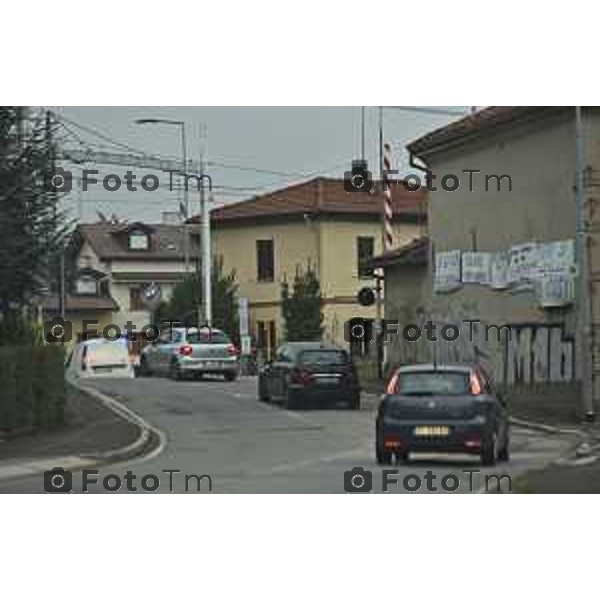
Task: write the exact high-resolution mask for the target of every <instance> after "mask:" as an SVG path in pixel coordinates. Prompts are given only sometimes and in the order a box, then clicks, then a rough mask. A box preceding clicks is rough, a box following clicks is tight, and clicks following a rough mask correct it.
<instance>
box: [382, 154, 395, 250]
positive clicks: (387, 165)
mask: <svg viewBox="0 0 600 600" xmlns="http://www.w3.org/2000/svg"><path fill="white" fill-rule="evenodd" d="M382 161H383V173H382V181H381V185H382V189H383V250H384V252H388V251H389V250H391V249H392V247H393V245H394V231H393V229H392V225H393V220H394V210H393V207H392V190H391V187H390V183H389V181H388V180H387V174H388V173H389V172H390V171H391V170H392V148H391V146H390V145H389V144H388V143H385V144H384V145H383V156H382Z"/></svg>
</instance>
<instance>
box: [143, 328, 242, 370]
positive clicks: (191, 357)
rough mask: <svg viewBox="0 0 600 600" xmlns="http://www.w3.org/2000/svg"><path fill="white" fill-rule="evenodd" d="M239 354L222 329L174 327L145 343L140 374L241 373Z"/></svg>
mask: <svg viewBox="0 0 600 600" xmlns="http://www.w3.org/2000/svg"><path fill="white" fill-rule="evenodd" d="M238 372H239V364H238V354H237V350H236V348H235V346H234V345H233V344H232V343H231V340H230V339H229V337H228V336H227V335H226V334H225V333H223V332H222V331H221V330H219V329H212V328H211V329H208V328H201V329H200V330H198V329H197V328H196V327H189V328H186V327H173V329H172V330H171V329H169V330H167V331H163V332H162V333H161V335H160V337H159V339H158V340H157V341H156V342H154V343H153V344H150V345H149V346H146V347H145V348H144V349H143V350H142V353H141V356H140V367H139V373H140V375H141V376H149V375H155V374H157V375H168V376H169V377H171V378H172V379H183V378H184V377H187V376H190V377H196V378H201V377H203V376H204V375H222V376H223V377H224V378H225V379H226V380H227V381H233V380H234V379H236V377H237V376H238Z"/></svg>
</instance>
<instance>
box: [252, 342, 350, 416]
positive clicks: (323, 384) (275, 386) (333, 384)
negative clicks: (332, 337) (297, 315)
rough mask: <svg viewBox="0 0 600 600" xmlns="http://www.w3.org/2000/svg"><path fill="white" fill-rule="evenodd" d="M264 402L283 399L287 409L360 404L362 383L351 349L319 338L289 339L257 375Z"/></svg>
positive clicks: (260, 394)
mask: <svg viewBox="0 0 600 600" xmlns="http://www.w3.org/2000/svg"><path fill="white" fill-rule="evenodd" d="M258 396H259V398H260V400H262V401H263V402H281V403H283V405H284V406H285V407H286V408H288V409H297V408H305V407H308V406H314V407H321V406H332V405H335V404H338V403H340V402H343V403H344V404H346V405H347V406H349V407H350V408H353V409H359V408H360V385H359V382H358V377H357V374H356V369H355V367H354V364H353V362H352V359H351V357H350V355H349V354H348V352H346V350H344V349H343V348H339V347H337V346H333V345H329V344H323V343H320V342H289V343H287V344H284V345H283V346H281V347H280V348H278V349H277V352H276V354H275V360H274V361H272V362H268V363H266V364H265V365H264V367H263V368H262V369H261V370H260V372H259V375H258Z"/></svg>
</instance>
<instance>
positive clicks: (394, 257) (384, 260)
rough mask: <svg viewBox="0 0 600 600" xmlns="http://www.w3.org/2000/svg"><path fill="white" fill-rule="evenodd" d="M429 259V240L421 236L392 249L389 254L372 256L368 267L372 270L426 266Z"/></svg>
mask: <svg viewBox="0 0 600 600" xmlns="http://www.w3.org/2000/svg"><path fill="white" fill-rule="evenodd" d="M428 259H429V238H428V237H427V236H423V237H420V238H415V239H414V240H412V242H409V243H408V244H405V245H404V246H400V247H399V248H394V249H393V250H390V251H389V252H384V253H383V254H379V255H378V256H374V257H373V258H372V259H371V260H370V261H369V267H371V268H372V269H379V268H382V267H383V268H385V267H389V266H392V265H393V266H396V265H400V266H422V265H426V264H427V261H428Z"/></svg>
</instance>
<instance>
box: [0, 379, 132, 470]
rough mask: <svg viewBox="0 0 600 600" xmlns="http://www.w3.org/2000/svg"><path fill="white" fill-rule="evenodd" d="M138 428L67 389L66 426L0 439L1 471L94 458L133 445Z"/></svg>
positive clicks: (84, 395)
mask: <svg viewBox="0 0 600 600" xmlns="http://www.w3.org/2000/svg"><path fill="white" fill-rule="evenodd" d="M138 436H139V427H138V426H137V425H135V424H134V423H131V422H129V421H127V420H126V419H123V418H122V417H120V416H118V415H117V414H116V413H115V412H113V411H112V410H110V409H109V408H107V407H106V406H104V405H102V404H101V403H100V402H98V401H96V400H94V399H93V398H91V397H89V396H88V395H87V394H85V393H83V392H81V391H79V390H77V389H75V388H72V387H71V386H69V393H68V398H67V407H66V424H65V425H63V426H61V427H57V428H55V429H49V430H44V431H39V432H36V433H34V434H31V435H21V436H17V437H14V438H5V439H3V438H0V469H1V468H2V467H5V466H6V465H12V464H16V463H20V462H23V463H25V462H27V461H30V462H31V461H34V460H47V459H50V458H53V457H62V456H73V457H82V456H96V455H100V454H103V453H106V452H109V451H113V450H117V449H119V448H122V447H123V446H126V445H127V444H131V443H133V442H134V441H135V440H136V439H137V438H138Z"/></svg>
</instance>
